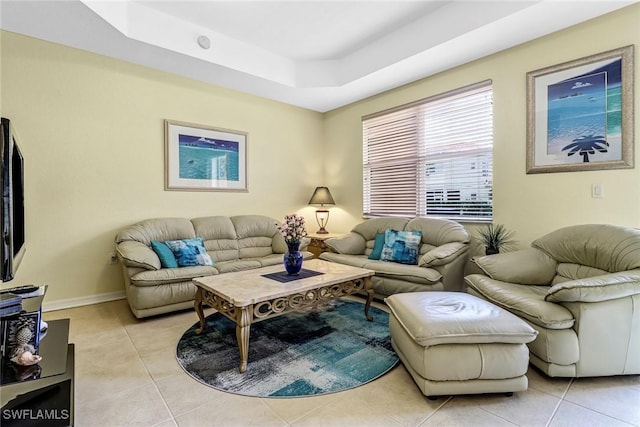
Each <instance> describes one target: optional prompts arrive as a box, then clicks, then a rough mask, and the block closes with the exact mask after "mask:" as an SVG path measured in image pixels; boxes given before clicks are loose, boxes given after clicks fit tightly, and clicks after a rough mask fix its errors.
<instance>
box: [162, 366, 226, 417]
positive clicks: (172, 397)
mask: <svg viewBox="0 0 640 427" xmlns="http://www.w3.org/2000/svg"><path fill="white" fill-rule="evenodd" d="M156 384H157V385H158V390H160V394H161V395H162V397H163V398H164V400H165V402H166V403H167V406H168V407H169V410H170V411H171V413H172V414H173V415H174V416H178V415H182V414H184V413H186V412H189V411H192V410H193V409H195V408H197V407H199V406H202V405H205V404H207V403H211V402H218V401H220V400H221V399H223V398H224V397H225V396H221V395H223V394H226V393H224V392H222V391H219V390H216V389H214V388H211V387H208V386H206V385H204V384H201V383H200V382H198V381H196V380H195V379H193V378H191V377H190V376H189V375H187V374H185V373H184V372H181V373H180V374H179V375H173V376H170V377H165V378H162V379H161V380H158V381H156Z"/></svg>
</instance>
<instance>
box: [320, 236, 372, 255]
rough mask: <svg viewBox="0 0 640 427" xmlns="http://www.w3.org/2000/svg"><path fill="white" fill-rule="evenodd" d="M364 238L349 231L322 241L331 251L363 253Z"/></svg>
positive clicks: (350, 253) (347, 253) (349, 253)
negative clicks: (341, 235) (344, 234)
mask: <svg viewBox="0 0 640 427" xmlns="http://www.w3.org/2000/svg"><path fill="white" fill-rule="evenodd" d="M366 242H367V241H366V240H365V239H364V237H362V236H361V235H360V234H357V233H349V234H347V235H346V236H343V237H334V238H332V239H327V240H325V241H324V244H325V246H327V247H328V248H329V249H331V250H332V251H334V252H336V253H339V254H345V255H363V254H364V250H365V245H366Z"/></svg>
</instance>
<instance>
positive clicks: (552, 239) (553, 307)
mask: <svg viewBox="0 0 640 427" xmlns="http://www.w3.org/2000/svg"><path fill="white" fill-rule="evenodd" d="M531 246H532V247H531V248H530V249H525V250H521V251H516V252H507V253H502V254H496V255H490V256H484V257H480V258H474V260H473V261H474V262H475V263H476V264H477V265H478V266H479V267H480V268H481V269H482V270H483V271H484V273H485V274H486V275H483V274H473V275H469V276H467V277H466V278H465V281H466V283H467V285H468V292H469V293H471V294H473V295H476V296H479V297H481V298H484V299H486V300H488V301H490V302H492V303H494V304H496V305H498V306H500V307H502V308H505V309H507V310H509V311H511V312H512V313H514V314H516V315H518V316H519V317H521V318H522V319H524V320H525V321H526V322H527V323H529V325H531V326H532V327H533V328H534V329H536V330H537V331H538V337H537V338H536V339H535V341H533V342H531V343H529V350H530V353H531V354H530V360H531V363H533V365H535V366H537V367H538V368H540V369H541V370H542V371H543V372H545V373H546V374H547V375H549V376H552V377H589V376H605V375H629V374H640V230H638V229H633V228H625V227H619V226H613V225H576V226H572V227H566V228H562V229H559V230H556V231H554V232H552V233H550V234H547V235H546V236H544V237H541V238H539V239H537V240H535V241H534V242H533V243H532V244H531Z"/></svg>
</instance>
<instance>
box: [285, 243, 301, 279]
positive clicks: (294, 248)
mask: <svg viewBox="0 0 640 427" xmlns="http://www.w3.org/2000/svg"><path fill="white" fill-rule="evenodd" d="M287 248H288V250H287V252H285V253H284V268H285V270H287V273H288V274H289V275H290V276H293V275H296V274H298V273H300V270H301V269H302V254H301V253H300V242H292V243H287Z"/></svg>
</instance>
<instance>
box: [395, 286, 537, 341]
mask: <svg viewBox="0 0 640 427" xmlns="http://www.w3.org/2000/svg"><path fill="white" fill-rule="evenodd" d="M385 302H386V303H387V305H388V306H389V309H390V310H391V312H392V313H393V316H394V317H395V318H396V319H397V320H398V321H399V322H400V324H401V325H402V327H403V328H404V329H405V330H406V331H407V333H408V334H409V335H410V336H411V338H413V340H414V341H415V342H416V343H417V344H419V345H421V346H423V347H429V346H434V345H441V344H481V343H488V344H490V343H506V344H524V343H528V342H531V341H533V340H534V339H535V337H536V334H537V332H536V331H535V330H534V329H533V328H531V327H530V326H529V325H527V324H526V323H525V322H523V321H522V320H521V319H519V318H518V317H516V316H515V315H513V314H511V313H509V312H508V311H506V310H503V309H501V308H500V307H496V306H494V305H493V304H491V303H489V302H487V301H485V300H482V299H480V298H477V297H475V296H473V295H469V294H464V293H461V292H413V293H407V294H395V295H391V296H390V297H387V298H385Z"/></svg>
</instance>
